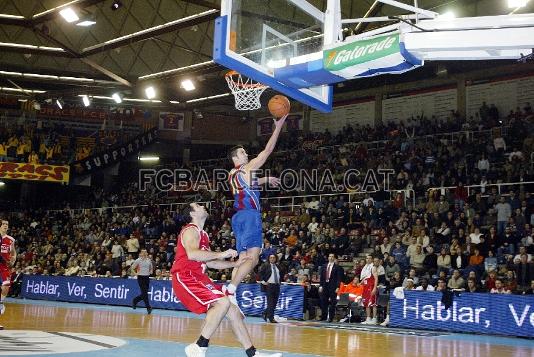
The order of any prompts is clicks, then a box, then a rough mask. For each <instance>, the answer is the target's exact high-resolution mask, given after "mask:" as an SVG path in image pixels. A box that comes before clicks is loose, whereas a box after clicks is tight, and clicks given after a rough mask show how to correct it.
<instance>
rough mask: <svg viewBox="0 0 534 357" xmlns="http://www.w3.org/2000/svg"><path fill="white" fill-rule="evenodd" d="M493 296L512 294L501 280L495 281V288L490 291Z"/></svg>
mask: <svg viewBox="0 0 534 357" xmlns="http://www.w3.org/2000/svg"><path fill="white" fill-rule="evenodd" d="M490 293H492V294H511V293H512V292H511V291H510V290H508V289H506V287H505V286H504V284H503V282H502V280H501V279H495V287H494V288H493V289H491V290H490Z"/></svg>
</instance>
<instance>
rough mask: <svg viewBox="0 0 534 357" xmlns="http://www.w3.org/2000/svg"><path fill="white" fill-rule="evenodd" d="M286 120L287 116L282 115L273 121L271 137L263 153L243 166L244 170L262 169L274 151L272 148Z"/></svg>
mask: <svg viewBox="0 0 534 357" xmlns="http://www.w3.org/2000/svg"><path fill="white" fill-rule="evenodd" d="M286 118H287V115H284V116H283V117H281V118H280V119H278V120H276V119H274V126H275V128H274V132H273V135H271V138H270V139H269V141H268V142H267V145H265V149H263V151H262V152H260V153H259V155H258V156H257V157H256V158H254V159H252V160H250V162H249V163H248V164H246V165H245V167H244V169H245V170H247V171H251V170H257V169H259V168H260V167H262V166H263V164H265V161H267V159H268V158H269V155H271V153H272V152H273V151H274V148H275V147H276V142H277V141H278V137H279V136H280V132H281V131H282V127H283V126H284V123H285V121H286Z"/></svg>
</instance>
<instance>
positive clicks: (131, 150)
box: [73, 128, 157, 175]
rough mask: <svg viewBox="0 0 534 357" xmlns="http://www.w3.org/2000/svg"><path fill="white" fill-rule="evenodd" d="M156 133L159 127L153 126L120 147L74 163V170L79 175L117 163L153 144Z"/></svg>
mask: <svg viewBox="0 0 534 357" xmlns="http://www.w3.org/2000/svg"><path fill="white" fill-rule="evenodd" d="M156 133H157V129H156V128H153V129H151V130H149V131H147V132H145V133H143V134H140V135H138V136H136V137H135V138H133V139H132V140H130V141H128V142H127V143H124V144H123V145H121V146H119V147H115V148H113V149H110V150H107V151H104V152H101V153H99V154H97V155H93V156H90V157H88V158H85V159H83V160H81V161H77V162H75V163H74V164H73V165H74V172H75V173H76V174H77V175H86V174H90V173H92V172H95V171H97V170H100V169H103V168H106V167H108V166H111V165H113V164H116V163H118V162H120V161H121V160H123V159H124V158H126V157H128V156H130V155H132V154H137V153H139V151H141V149H143V148H144V147H145V146H147V145H149V144H151V143H152V142H153V141H154V140H155V139H156Z"/></svg>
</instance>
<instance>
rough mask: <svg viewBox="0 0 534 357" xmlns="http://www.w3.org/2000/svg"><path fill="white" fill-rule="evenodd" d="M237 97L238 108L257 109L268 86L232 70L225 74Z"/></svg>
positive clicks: (236, 104) (236, 106)
mask: <svg viewBox="0 0 534 357" xmlns="http://www.w3.org/2000/svg"><path fill="white" fill-rule="evenodd" d="M224 78H225V79H226V83H228V87H229V88H230V90H231V91H232V94H233V95H234V98H235V108H236V109H237V110H256V109H260V108H261V102H260V97H261V94H262V93H263V91H264V90H266V89H267V88H268V87H267V86H266V85H263V84H261V83H259V82H255V81H253V80H252V79H250V78H248V79H246V80H245V79H243V77H242V76H241V74H239V73H237V72H236V71H230V72H228V73H226V75H225V76H224Z"/></svg>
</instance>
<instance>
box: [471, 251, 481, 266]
mask: <svg viewBox="0 0 534 357" xmlns="http://www.w3.org/2000/svg"><path fill="white" fill-rule="evenodd" d="M483 262H484V257H483V256H482V255H480V250H478V248H475V250H474V252H473V255H471V256H470V257H469V266H471V267H481V265H482V263H483Z"/></svg>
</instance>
